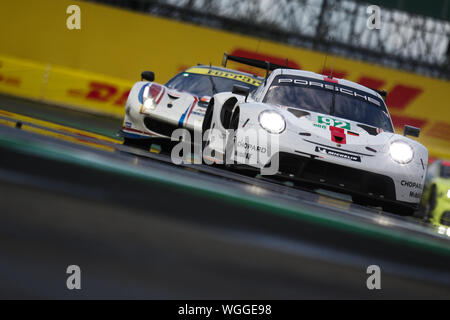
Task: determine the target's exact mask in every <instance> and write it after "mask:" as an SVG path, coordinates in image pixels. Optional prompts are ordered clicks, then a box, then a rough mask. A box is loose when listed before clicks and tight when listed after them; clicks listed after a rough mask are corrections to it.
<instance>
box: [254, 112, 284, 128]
mask: <svg viewBox="0 0 450 320" xmlns="http://www.w3.org/2000/svg"><path fill="white" fill-rule="evenodd" d="M259 124H260V125H261V127H263V129H264V130H267V131H268V132H270V133H281V132H283V131H284V129H286V121H285V120H284V118H283V116H282V115H281V114H279V113H278V112H275V111H267V110H266V111H263V112H261V113H260V114H259Z"/></svg>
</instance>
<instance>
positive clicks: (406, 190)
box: [208, 69, 428, 205]
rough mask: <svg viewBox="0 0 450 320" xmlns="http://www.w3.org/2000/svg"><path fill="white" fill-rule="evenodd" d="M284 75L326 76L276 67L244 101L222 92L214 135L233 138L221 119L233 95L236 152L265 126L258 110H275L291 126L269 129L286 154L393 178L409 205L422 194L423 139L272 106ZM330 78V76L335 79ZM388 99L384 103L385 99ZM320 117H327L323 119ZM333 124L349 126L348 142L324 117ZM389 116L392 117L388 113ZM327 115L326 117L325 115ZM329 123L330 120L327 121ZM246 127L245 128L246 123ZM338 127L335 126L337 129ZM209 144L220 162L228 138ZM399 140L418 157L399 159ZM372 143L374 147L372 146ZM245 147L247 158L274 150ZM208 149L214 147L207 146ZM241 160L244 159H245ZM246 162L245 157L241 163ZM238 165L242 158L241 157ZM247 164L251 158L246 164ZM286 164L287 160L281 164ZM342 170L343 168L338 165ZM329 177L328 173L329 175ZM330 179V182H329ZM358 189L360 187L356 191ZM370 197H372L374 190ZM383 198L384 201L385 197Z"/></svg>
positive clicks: (218, 97)
mask: <svg viewBox="0 0 450 320" xmlns="http://www.w3.org/2000/svg"><path fill="white" fill-rule="evenodd" d="M279 75H293V76H300V77H304V78H308V79H310V80H311V81H317V80H320V81H322V82H323V81H327V80H326V79H325V78H324V76H323V75H319V74H315V73H312V72H307V71H300V70H290V69H277V70H275V71H273V72H272V74H271V75H270V77H269V78H268V80H267V84H266V85H261V86H260V87H259V88H258V90H257V91H256V92H255V93H254V94H253V95H250V96H249V97H248V98H247V101H246V102H245V101H244V99H245V98H244V97H243V96H239V95H235V94H232V93H221V94H217V95H214V96H213V98H212V101H211V104H212V105H211V107H212V108H213V111H212V112H213V113H212V120H211V128H212V127H214V128H215V129H217V130H215V131H211V135H219V136H222V138H223V137H227V138H228V136H227V135H228V134H229V133H228V131H227V129H230V128H224V126H223V122H222V120H223V119H221V109H222V107H223V105H224V104H225V103H226V102H227V101H229V100H230V99H236V100H237V103H235V105H234V107H233V110H234V111H233V112H236V111H237V110H239V124H238V126H237V131H236V135H235V139H234V143H233V146H234V152H233V154H234V153H235V152H236V151H238V150H239V148H238V145H239V146H244V145H245V142H246V131H247V132H248V130H249V129H255V130H261V125H260V122H259V118H258V117H259V115H260V114H261V112H263V111H265V110H273V111H275V112H277V113H279V114H280V115H282V117H283V118H284V120H285V123H286V128H285V130H284V131H283V132H281V133H280V134H272V133H269V136H275V135H276V136H277V139H278V140H277V141H278V144H279V146H278V147H279V152H280V153H287V154H291V155H295V156H299V157H304V158H311V159H315V160H317V161H321V162H323V163H328V164H335V165H339V166H340V167H336V168H341V169H342V170H344V169H345V168H348V167H350V168H354V169H358V170H361V171H364V172H368V173H373V174H377V175H381V176H384V177H389V178H391V179H392V180H393V183H394V185H395V199H391V200H394V201H399V202H402V203H405V204H413V205H415V204H418V203H419V202H420V198H421V196H422V191H423V185H424V180H425V175H426V169H427V163H428V151H427V149H426V148H425V147H424V146H423V145H421V144H420V143H418V142H416V141H414V140H412V139H409V138H407V137H405V136H402V135H398V134H395V133H393V132H384V131H382V130H377V132H376V134H375V135H373V134H369V132H367V131H366V130H365V129H363V128H361V127H360V126H358V123H356V122H354V121H350V120H348V119H340V118H337V117H335V116H329V115H324V114H319V113H315V112H311V111H308V115H306V116H297V115H294V114H293V113H292V112H290V111H289V110H288V109H289V108H288V107H282V106H277V105H271V104H267V103H262V100H263V98H264V97H265V95H266V93H267V91H268V89H269V87H270V84H271V82H272V81H273V80H274V78H275V77H276V76H279ZM330 80H331V82H330V86H332V85H333V84H334V83H336V84H339V85H343V86H346V87H349V88H354V89H355V90H358V92H365V93H367V94H368V95H371V96H375V97H378V98H379V99H380V100H381V101H383V100H382V97H381V96H380V95H379V94H378V93H377V92H375V91H373V90H371V89H369V88H366V87H364V86H361V85H359V84H357V83H353V82H350V81H347V80H343V79H335V78H333V79H330ZM330 80H328V81H330ZM383 104H384V102H383ZM319 117H322V118H321V119H322V120H321V121H319ZM324 118H326V119H331V120H327V121H328V123H330V122H331V121H333V122H334V123H333V127H336V126H339V124H340V123H346V125H345V126H346V129H344V130H342V132H344V135H345V141H344V143H337V142H336V141H333V138H332V133H330V125H328V124H327V123H324V121H323V119H324ZM389 118H390V117H389ZM326 119H325V120H326ZM325 122H326V121H325ZM243 127H245V128H243ZM333 130H335V129H334V128H333ZM209 139H210V141H209V142H210V143H209V145H208V148H209V149H210V150H214V153H213V155H214V158H215V160H216V161H217V162H220V161H222V160H223V154H224V153H225V146H224V143H222V142H221V141H220V139H219V138H218V137H215V138H214V137H212V136H210V138H209ZM394 141H403V142H405V143H407V144H408V145H409V146H411V147H412V149H413V151H414V156H413V159H412V161H411V162H409V163H407V164H400V163H398V162H396V161H394V160H393V159H392V158H391V156H390V153H389V148H390V146H391V143H392V142H394ZM368 148H370V149H372V150H369V149H368ZM245 149H246V150H245V152H247V153H248V155H247V159H267V158H268V157H269V158H270V156H272V155H273V154H272V155H267V154H264V153H267V152H268V151H267V150H266V148H264V147H262V148H261V147H258V146H254V145H251V144H250V145H248V141H247V145H245ZM208 152H209V151H208ZM241 160H242V159H241ZM262 162H263V163H251V164H250V166H252V167H255V168H262V167H264V165H266V164H267V162H264V161H262ZM242 163H243V162H242V161H241V163H240V164H242ZM238 164H239V160H238ZM246 164H247V163H246ZM280 165H282V164H280ZM337 170H340V169H337ZM324 180H326V178H324ZM324 182H326V181H324ZM345 184H346V182H345V179H344V180H343V181H342V183H341V184H340V187H342V188H343V189H345V188H346V185H345ZM353 191H356V192H359V191H360V190H353ZM369 196H372V195H370V194H369ZM380 200H384V199H382V197H381V199H380Z"/></svg>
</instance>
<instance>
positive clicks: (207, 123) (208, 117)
mask: <svg viewBox="0 0 450 320" xmlns="http://www.w3.org/2000/svg"><path fill="white" fill-rule="evenodd" d="M213 113H214V107H213V103H209V104H208V107H207V108H206V112H205V117H204V118H203V124H202V152H203V151H204V150H205V147H206V146H207V141H203V137H204V136H205V132H206V131H207V130H209V129H211V123H212V117H213Z"/></svg>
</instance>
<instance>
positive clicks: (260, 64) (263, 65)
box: [222, 52, 291, 80]
mask: <svg viewBox="0 0 450 320" xmlns="http://www.w3.org/2000/svg"><path fill="white" fill-rule="evenodd" d="M228 61H234V62H238V63H242V64H245V65H248V66H251V67H256V68H260V69H265V70H266V77H265V80H267V78H268V77H269V73H270V71H273V70H275V69H280V68H281V69H291V68H289V66H288V60H287V59H286V65H285V66H283V65H280V64H276V63H272V62H269V61H264V60H257V59H251V58H245V57H238V56H232V55H229V54H228V53H226V52H225V53H224V54H223V59H222V66H223V67H224V68H226V67H227V62H228Z"/></svg>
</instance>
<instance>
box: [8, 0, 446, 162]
mask: <svg viewBox="0 0 450 320" xmlns="http://www.w3.org/2000/svg"><path fill="white" fill-rule="evenodd" d="M71 4H77V5H79V7H80V9H81V29H80V30H69V29H67V28H66V25H65V22H66V19H67V17H68V16H69V14H67V13H66V8H67V7H68V6H69V5H71ZM370 4H375V5H379V6H380V8H381V29H380V30H377V29H374V30H370V29H369V28H367V20H368V18H369V16H370V15H369V14H368V13H367V7H368V6H369V5H370ZM449 7H450V5H449V1H447V0H436V1H431V2H423V1H419V0H415V1H402V0H386V1H372V2H371V3H368V2H365V1H337V0H280V1H271V0H247V1H239V0H210V1H204V0H167V1H156V0H96V1H66V0H60V1H54V0H40V1H31V0H17V1H2V3H1V4H0V9H1V10H0V24H1V25H0V27H1V28H0V38H1V39H2V41H1V42H0V63H1V65H0V92H3V93H6V94H13V95H18V96H22V97H26V98H31V99H37V100H41V101H45V102H48V103H56V104H58V105H64V106H68V107H71V108H77V109H79V110H83V111H88V112H94V113H102V114H106V115H108V116H113V117H117V118H121V117H122V114H123V105H124V102H125V100H126V97H127V94H128V90H129V89H130V87H131V86H132V84H133V82H134V81H135V80H138V79H139V75H140V72H141V71H142V70H152V71H154V72H155V73H156V80H157V81H158V82H162V83H163V82H165V81H167V80H168V79H169V78H170V77H172V76H173V75H174V74H175V73H176V72H178V71H180V70H182V69H184V68H186V67H189V66H191V65H194V64H197V63H203V64H209V63H212V64H214V65H219V64H220V62H221V57H222V55H223V53H224V52H227V53H230V54H236V55H241V56H247V57H253V58H260V59H265V60H270V61H273V62H277V63H281V64H284V63H286V59H287V60H288V63H289V66H291V67H296V68H301V69H305V70H311V71H314V72H319V73H323V74H330V73H331V72H333V75H334V76H336V77H343V78H347V79H349V80H352V81H356V82H359V83H361V84H364V85H367V86H369V87H371V88H374V89H384V90H387V91H388V93H389V95H388V98H387V103H388V106H389V109H390V112H391V113H392V118H393V121H394V124H395V126H396V128H397V129H398V130H401V129H402V128H403V126H404V125H405V124H409V125H413V126H417V127H420V128H421V129H422V137H421V138H420V141H421V142H422V143H424V144H425V145H426V146H427V147H428V149H429V152H430V156H431V157H432V158H434V157H441V158H449V157H450V151H449V150H450V111H449V108H448V98H449V88H450V83H449V77H450V49H449V34H450V22H449V17H450V9H449ZM326 56H328V58H326ZM235 67H237V68H239V66H236V65H235ZM247 71H251V72H254V73H258V72H259V71H258V70H247Z"/></svg>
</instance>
